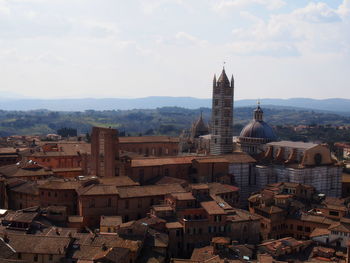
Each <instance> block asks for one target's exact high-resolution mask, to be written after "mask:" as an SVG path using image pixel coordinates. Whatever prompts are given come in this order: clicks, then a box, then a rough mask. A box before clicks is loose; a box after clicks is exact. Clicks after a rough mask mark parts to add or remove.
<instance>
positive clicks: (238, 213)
mask: <svg viewBox="0 0 350 263" xmlns="http://www.w3.org/2000/svg"><path fill="white" fill-rule="evenodd" d="M232 211H233V213H232V214H230V215H228V217H227V219H228V220H231V221H233V222H242V221H255V220H260V217H259V216H257V215H255V214H251V213H250V212H248V211H246V210H243V209H238V208H232Z"/></svg>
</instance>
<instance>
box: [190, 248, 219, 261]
mask: <svg viewBox="0 0 350 263" xmlns="http://www.w3.org/2000/svg"><path fill="white" fill-rule="evenodd" d="M213 256H214V247H213V246H206V247H201V248H195V249H194V250H193V252H192V256H191V260H194V261H199V262H203V261H205V260H208V259H210V258H212V257H213Z"/></svg>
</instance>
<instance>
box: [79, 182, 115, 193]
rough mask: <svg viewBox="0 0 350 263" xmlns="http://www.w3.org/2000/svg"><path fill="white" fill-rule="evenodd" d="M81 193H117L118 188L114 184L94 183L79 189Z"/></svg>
mask: <svg viewBox="0 0 350 263" xmlns="http://www.w3.org/2000/svg"><path fill="white" fill-rule="evenodd" d="M78 193H79V195H116V194H117V193H118V191H117V188H116V187H115V186H113V185H103V184H93V185H89V186H87V187H84V188H80V189H79V190H78Z"/></svg>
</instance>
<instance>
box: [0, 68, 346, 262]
mask: <svg viewBox="0 0 350 263" xmlns="http://www.w3.org/2000/svg"><path fill="white" fill-rule="evenodd" d="M234 92H235V80H234V78H233V76H232V77H230V78H229V77H228V76H227V74H226V72H225V69H223V70H222V72H221V73H220V75H219V76H218V77H216V76H214V79H213V84H212V111H211V120H210V123H207V122H206V121H205V120H204V118H203V115H202V114H200V115H199V116H198V120H197V121H195V122H194V123H193V125H192V126H191V127H188V128H187V129H185V130H184V131H183V132H182V133H181V134H179V135H178V136H154V135H153V136H151V135H143V136H120V132H121V131H118V129H114V128H105V127H93V128H92V130H91V132H90V133H89V134H88V136H71V137H65V138H62V136H60V135H57V134H48V135H47V136H46V137H45V139H43V138H41V137H40V136H34V135H23V136H22V135H21V136H6V137H2V138H0V262H18V263H20V262H30V263H32V262H33V263H35V262H52V263H54V262H77V263H87V262H91V263H92V262H106V263H138V262H148V263H157V262H159V263H163V262H173V263H187V262H188V263H204V262H205V263H218V262H222V263H228V262H232V263H244V262H261V263H272V262H350V248H349V241H350V171H349V170H350V161H349V159H350V142H338V143H335V144H334V145H332V147H330V146H329V145H327V144H325V143H318V142H317V143H315V142H300V141H287V140H280V138H279V137H278V136H277V133H276V131H275V129H274V127H273V126H271V125H270V124H269V123H267V122H265V121H264V120H265V119H264V117H265V114H264V111H263V105H260V103H258V104H257V106H256V108H255V109H254V110H253V112H252V113H251V114H252V119H251V121H250V122H249V123H248V124H247V125H245V126H244V127H243V128H242V130H241V131H240V133H239V136H233V126H234V124H235V119H234V114H233V113H234ZM313 128H315V126H312V127H310V126H305V125H297V126H296V127H295V129H300V130H305V129H313ZM344 131H348V129H347V128H345V127H344Z"/></svg>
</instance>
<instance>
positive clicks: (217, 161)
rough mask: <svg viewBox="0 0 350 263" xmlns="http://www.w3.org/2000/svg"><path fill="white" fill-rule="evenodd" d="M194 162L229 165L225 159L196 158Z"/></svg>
mask: <svg viewBox="0 0 350 263" xmlns="http://www.w3.org/2000/svg"><path fill="white" fill-rule="evenodd" d="M194 162H198V163H228V160H227V159H226V158H224V157H209V158H196V159H195V160H194Z"/></svg>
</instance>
